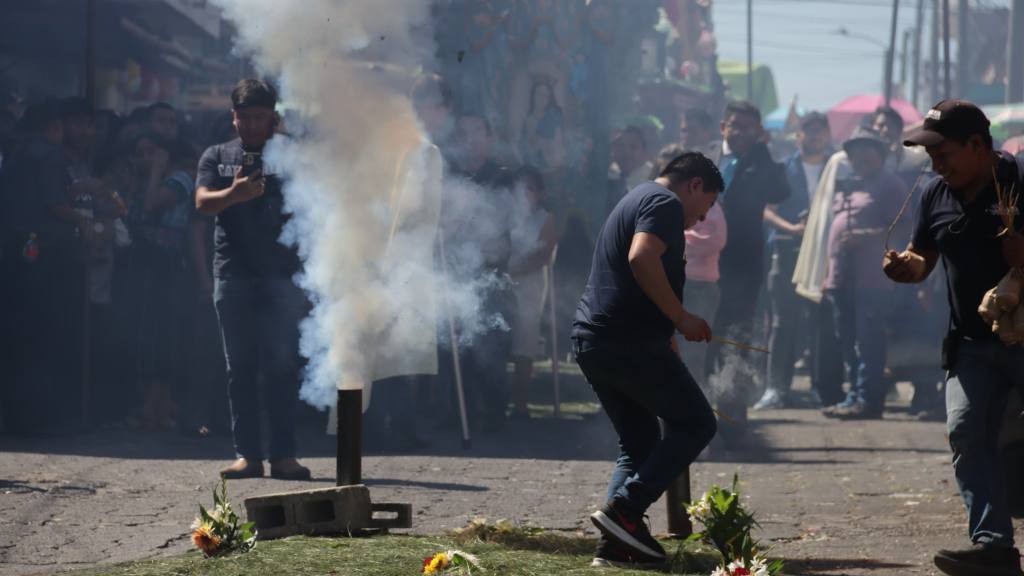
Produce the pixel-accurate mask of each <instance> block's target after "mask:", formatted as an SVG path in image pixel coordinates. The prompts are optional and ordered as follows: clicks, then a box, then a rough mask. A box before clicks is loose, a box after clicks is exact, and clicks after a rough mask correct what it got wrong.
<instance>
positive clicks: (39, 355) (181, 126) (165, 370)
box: [0, 98, 231, 434]
mask: <svg viewBox="0 0 1024 576" xmlns="http://www.w3.org/2000/svg"><path fill="white" fill-rule="evenodd" d="M12 118H13V115H12ZM3 129H4V131H3V133H2V134H0V146H2V157H0V158H2V159H0V190H2V195H0V202H2V208H0V236H2V244H0V246H2V248H0V250H2V252H0V262H2V267H3V274H2V277H3V282H2V284H0V290H2V291H3V298H2V300H3V308H2V311H0V314H2V316H3V322H2V325H3V326H4V329H3V341H4V346H3V350H4V353H3V354H4V356H3V360H2V363H0V366H2V370H3V374H2V380H3V382H4V383H5V385H4V387H3V388H4V391H3V392H4V396H3V398H4V399H3V426H4V428H5V429H6V430H8V431H11V432H23V433H30V434H31V433H46V434H49V433H70V432H75V431H79V430H82V429H83V427H84V426H85V425H86V424H90V425H127V426H139V427H145V428H150V429H156V428H161V427H168V426H173V425H181V426H182V427H183V429H192V430H194V431H199V430H200V429H201V428H202V427H220V428H221V429H223V428H224V427H225V426H226V417H225V415H226V412H227V410H226V405H225V404H224V403H223V399H224V393H223V389H224V386H223V360H222V359H221V358H222V354H221V353H220V346H219V336H218V333H217V331H216V329H215V325H216V323H215V321H214V319H213V316H212V315H213V310H212V307H211V300H210V295H211V294H212V290H213V281H212V277H211V271H210V259H211V248H212V245H211V241H210V240H211V237H210V234H211V231H212V224H211V222H210V221H209V220H208V219H205V218H203V217H201V216H199V215H198V214H197V213H196V211H195V209H194V207H193V190H194V188H195V185H194V183H195V172H196V165H197V160H198V157H199V154H198V149H199V146H200V145H204V144H206V143H208V142H211V141H218V140H223V139H227V138H229V136H228V135H227V132H228V130H230V129H231V126H230V122H229V121H228V120H226V119H224V118H219V119H217V121H216V122H214V123H213V127H212V129H211V130H210V132H209V134H200V133H199V132H197V131H196V130H195V129H194V126H193V125H190V124H189V123H187V122H186V121H185V118H184V116H183V115H182V113H181V112H179V111H177V110H175V109H174V108H173V107H171V106H170V105H168V104H165V103H156V104H153V105H150V106H146V107H143V108H139V109H137V110H135V111H133V112H132V113H131V114H129V115H127V116H120V115H118V114H116V113H114V112H113V111H110V110H94V109H93V108H92V107H91V106H90V104H89V103H88V102H87V101H86V100H84V99H81V98H67V99H63V100H56V99H51V100H45V101H41V102H38V103H34V104H31V105H29V106H27V107H26V108H25V109H24V112H23V113H22V114H21V117H20V118H17V119H16V121H12V122H7V123H4V124H3ZM211 325H212V326H214V328H213V329H211Z"/></svg>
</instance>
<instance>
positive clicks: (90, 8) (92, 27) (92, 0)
mask: <svg viewBox="0 0 1024 576" xmlns="http://www.w3.org/2000/svg"><path fill="white" fill-rule="evenodd" d="M85 99H86V100H88V101H89V105H90V106H92V107H93V108H96V0H86V15H85Z"/></svg>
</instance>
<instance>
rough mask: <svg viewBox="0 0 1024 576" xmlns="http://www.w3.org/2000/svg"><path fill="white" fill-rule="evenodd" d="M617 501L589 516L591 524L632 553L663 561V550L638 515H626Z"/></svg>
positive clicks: (641, 517)
mask: <svg viewBox="0 0 1024 576" xmlns="http://www.w3.org/2000/svg"><path fill="white" fill-rule="evenodd" d="M617 502H619V499H617V498H616V499H615V500H612V501H611V502H609V503H608V504H605V506H604V508H601V509H600V510H598V511H597V512H594V513H593V514H591V515H590V520H591V522H593V523H594V526H596V527H597V529H598V530H600V531H601V533H602V534H604V535H605V536H607V537H608V538H609V539H611V540H615V541H617V542H619V543H621V544H623V545H625V546H626V547H627V548H629V549H630V550H632V551H634V552H638V553H640V554H643V555H644V556H647V557H649V558H651V559H654V560H660V561H662V562H664V561H665V549H664V548H662V547H661V544H658V541H657V540H655V539H654V537H653V536H651V532H650V531H649V530H648V529H647V525H646V524H644V519H643V516H642V515H640V514H635V515H634V514H627V513H623V512H621V511H620V509H621V507H622V506H621V505H617Z"/></svg>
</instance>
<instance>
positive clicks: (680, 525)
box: [665, 467, 693, 538]
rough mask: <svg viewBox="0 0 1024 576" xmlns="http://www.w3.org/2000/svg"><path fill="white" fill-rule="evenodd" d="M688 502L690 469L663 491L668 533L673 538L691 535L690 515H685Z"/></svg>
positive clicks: (689, 497) (690, 498) (689, 498)
mask: <svg viewBox="0 0 1024 576" xmlns="http://www.w3.org/2000/svg"><path fill="white" fill-rule="evenodd" d="M690 500H692V497H691V496H690V468H689V467H687V468H686V471H685V472H683V473H682V474H680V475H679V477H678V478H676V479H675V480H673V481H672V483H671V484H669V485H668V490H666V491H665V507H666V510H665V511H666V513H667V516H668V533H669V535H670V536H671V537H673V538H689V537H690V535H691V534H693V524H691V523H690V515H689V514H687V513H686V507H685V504H686V503H687V502H689V501H690Z"/></svg>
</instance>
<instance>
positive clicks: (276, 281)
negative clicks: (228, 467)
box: [213, 278, 309, 460]
mask: <svg viewBox="0 0 1024 576" xmlns="http://www.w3.org/2000/svg"><path fill="white" fill-rule="evenodd" d="M213 299H214V304H215V306H216V308H217V317H218V319H219V320H220V329H221V337H222V339H223V342H224V358H225V361H226V363H227V373H228V398H229V400H230V403H231V431H232V433H233V434H234V438H235V452H236V453H237V455H238V457H240V458H246V459H248V460H262V459H263V457H264V451H263V438H262V430H261V428H262V427H261V423H260V417H261V408H265V409H266V412H267V423H268V425H269V428H270V435H269V438H268V440H269V452H268V453H267V457H268V458H269V459H271V460H277V459H281V458H293V457H295V407H296V403H297V401H298V397H299V378H300V370H301V368H302V361H301V358H300V356H299V322H300V321H301V320H302V319H303V318H304V317H305V316H306V314H307V312H308V310H309V304H308V301H307V300H306V296H305V294H303V293H302V290H300V289H299V287H297V286H296V285H295V284H294V283H293V282H292V281H291V280H290V279H288V278H218V279H217V283H216V288H215V289H214V298H213ZM261 375H262V379H261V378H260V376H261ZM261 380H262V381H261ZM261 400H262V402H261ZM261 404H262V406H261Z"/></svg>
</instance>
